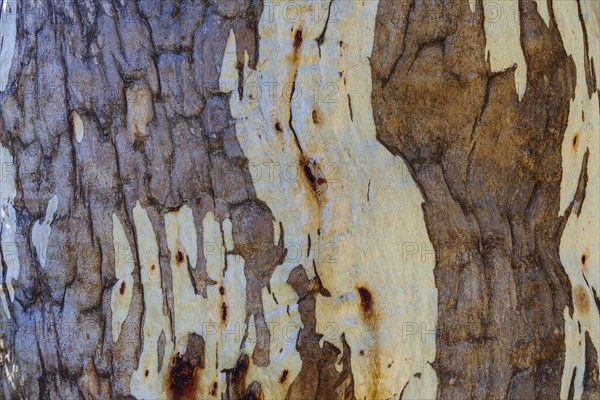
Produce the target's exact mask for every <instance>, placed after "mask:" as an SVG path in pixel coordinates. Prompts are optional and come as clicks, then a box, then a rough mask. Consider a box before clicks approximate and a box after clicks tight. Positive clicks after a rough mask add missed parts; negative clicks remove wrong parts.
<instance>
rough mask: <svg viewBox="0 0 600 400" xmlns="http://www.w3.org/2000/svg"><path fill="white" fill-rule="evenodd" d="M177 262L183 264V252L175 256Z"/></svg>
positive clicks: (178, 252)
mask: <svg viewBox="0 0 600 400" xmlns="http://www.w3.org/2000/svg"><path fill="white" fill-rule="evenodd" d="M175 261H177V263H178V264H181V263H182V262H183V253H182V252H181V251H177V254H175Z"/></svg>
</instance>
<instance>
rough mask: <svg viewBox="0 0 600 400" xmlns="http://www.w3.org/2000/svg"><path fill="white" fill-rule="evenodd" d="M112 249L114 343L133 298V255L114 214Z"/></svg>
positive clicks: (111, 307) (111, 302)
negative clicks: (113, 264) (113, 253)
mask: <svg viewBox="0 0 600 400" xmlns="http://www.w3.org/2000/svg"><path fill="white" fill-rule="evenodd" d="M112 223H113V248H114V251H115V278H116V279H117V282H116V283H115V285H114V286H113V289H112V293H111V298H110V309H111V313H112V337H113V341H114V342H116V341H117V340H118V339H119V335H120V334H121V325H122V324H123V322H124V321H125V319H126V318H127V314H129V306H130V305H131V298H132V296H133V276H132V274H133V270H134V263H133V253H132V252H131V247H130V246H129V241H128V240H127V236H126V235H125V230H124V229H123V225H122V224H121V221H120V220H119V217H117V215H116V214H113V215H112Z"/></svg>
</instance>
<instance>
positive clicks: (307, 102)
mask: <svg viewBox="0 0 600 400" xmlns="http://www.w3.org/2000/svg"><path fill="white" fill-rule="evenodd" d="M277 5H279V6H280V7H277ZM281 6H282V4H276V5H275V6H274V7H270V8H269V9H268V10H266V11H265V12H263V15H262V18H261V22H260V26H259V30H260V37H261V41H260V46H259V47H260V57H259V62H258V64H257V65H258V70H257V71H253V70H251V69H249V68H248V65H247V59H246V65H245V70H244V77H245V81H244V89H245V90H244V98H243V99H242V100H241V101H238V97H237V96H236V95H232V97H231V101H230V104H231V110H232V114H233V116H234V117H235V118H237V124H236V132H237V137H238V140H239V142H240V144H241V146H242V149H243V151H244V154H245V156H246V157H247V158H248V160H249V161H250V162H252V163H253V164H254V165H258V166H262V169H260V168H253V169H251V173H252V175H253V181H254V186H255V189H256V193H257V196H258V198H260V199H261V200H263V201H265V202H266V204H267V205H268V206H269V208H270V209H271V211H272V212H273V215H274V217H275V219H276V220H277V221H278V222H281V224H282V226H283V231H282V234H283V237H284V244H285V246H286V248H287V249H288V257H287V259H286V261H285V262H284V263H283V264H282V265H280V266H278V267H277V268H276V270H275V272H274V275H273V277H272V279H271V289H272V292H273V294H274V295H275V297H276V298H277V300H278V303H279V305H277V304H275V303H274V302H273V300H272V299H269V298H268V297H269V294H268V293H263V300H264V302H265V313H266V315H274V316H276V317H277V316H278V315H286V314H280V310H281V309H283V307H282V306H285V307H286V308H287V305H290V309H292V310H293V309H294V307H297V306H296V305H295V304H294V303H295V302H296V301H297V299H296V296H295V293H294V292H293V291H292V290H291V288H290V287H289V285H287V283H285V282H286V279H287V277H288V275H289V272H290V270H291V269H292V268H294V267H296V266H297V265H299V264H300V265H303V266H304V267H305V269H306V271H307V274H308V275H309V277H313V276H314V270H313V261H314V263H315V265H316V272H317V273H318V274H319V276H320V278H321V281H322V283H323V286H324V287H325V288H326V289H327V290H329V292H330V293H331V297H329V298H326V297H322V296H318V297H317V329H318V330H319V333H321V334H323V335H324V336H325V337H324V340H328V341H330V342H332V343H334V344H335V345H337V346H338V347H339V348H340V350H343V346H342V344H341V334H342V333H344V334H345V338H346V341H347V342H348V344H349V346H350V348H351V349H352V360H351V361H352V370H353V375H354V382H355V394H356V397H357V398H360V399H362V398H364V397H365V396H366V398H390V397H393V396H399V394H400V392H401V391H402V389H403V388H404V387H405V385H406V384H407V383H409V386H408V387H407V390H410V392H411V393H412V394H413V395H415V396H416V397H420V398H434V397H435V396H436V392H437V378H436V374H435V371H434V370H433V368H432V367H431V365H430V363H432V362H433V361H434V359H435V354H436V352H435V331H436V322H437V289H436V287H435V284H434V276H433V268H434V265H435V258H434V255H433V246H432V245H431V243H430V241H429V238H428V236H427V232H426V228H425V222H424V217H423V213H422V209H421V203H422V201H423V199H422V197H421V195H420V192H419V190H418V188H417V186H416V184H415V183H414V181H413V180H412V178H411V177H410V175H409V173H408V168H407V167H406V165H405V164H404V162H403V161H402V160H401V159H400V158H397V157H394V156H393V155H392V154H391V153H389V152H388V151H387V150H386V149H385V148H384V146H383V145H381V144H380V143H379V142H378V141H377V139H376V131H375V124H374V121H373V112H372V109H371V71H370V65H369V62H368V56H369V55H370V53H371V50H372V45H373V34H374V32H373V31H374V23H375V17H376V13H377V2H376V1H369V2H336V3H335V7H332V8H331V9H332V10H335V15H333V14H332V15H330V19H329V23H328V25H327V30H326V32H325V36H324V38H325V40H324V42H323V43H322V44H321V45H320V51H319V45H318V43H317V39H318V38H319V37H320V35H321V34H322V32H323V30H324V29H325V24H326V20H327V18H325V17H326V15H325V17H323V13H322V11H323V10H327V9H328V6H329V2H328V1H323V2H321V3H320V4H319V2H307V3H305V4H304V6H303V8H302V13H301V14H300V18H298V19H296V18H289V17H286V16H285V15H282V11H283V10H284V8H283V7H281ZM315 7H320V12H321V14H319V12H318V11H316V10H315ZM318 15H321V18H317V17H316V16H318ZM300 30H301V31H302V32H301V33H298V32H299V31H300ZM232 62H233V61H232ZM225 68H228V67H224V69H225ZM229 68H231V66H230V67H229ZM294 82H295V86H294V87H295V91H294V93H293V95H292V96H291V93H290V92H291V88H292V87H293V85H294ZM235 86H237V85H234V87H235ZM253 88H260V89H261V90H260V93H257V91H256V90H252V89H253ZM290 96H291V99H290ZM306 169H308V172H305V170H306ZM273 171H274V172H275V173H271V172H273ZM266 172H269V173H266ZM278 231H279V228H278V227H276V233H277V232H278ZM309 235H310V238H311V239H310V243H311V250H310V251H307V250H308V246H307V244H308V242H309V240H308V237H309ZM297 249H302V250H303V251H297ZM290 252H293V253H294V256H293V257H290ZM367 293H368V294H367ZM365 296H366V297H369V299H370V300H371V301H370V302H369V301H368V302H369V305H368V307H367V311H365V310H364V307H363V306H365V304H364V303H365V301H366V300H369V299H365ZM271 297H272V296H271ZM271 302H273V304H270V303H271ZM290 316H291V317H294V313H290ZM274 321H278V320H274ZM278 322H279V321H278ZM290 322H294V323H297V324H298V326H301V324H300V321H299V319H297V318H291V319H290ZM332 328H333V330H334V333H333V334H332ZM391 332H394V333H391ZM271 335H273V332H271ZM282 351H283V352H282V353H281V354H284V355H285V354H286V352H287V357H288V358H290V359H291V360H293V359H294V357H295V353H296V351H295V348H294V347H293V346H284V347H283V348H282ZM277 354H278V353H277V352H276V353H273V351H272V352H271V357H275V356H276V355H277ZM271 362H272V363H274V362H276V361H274V359H273V358H272V359H271ZM289 362H290V361H287V363H288V364H286V365H289ZM288 369H289V368H288ZM291 373H292V371H290V375H291ZM415 374H417V376H418V375H419V374H420V378H416V377H415ZM250 375H252V373H250ZM292 378H293V377H292ZM269 379H272V376H271V375H270V374H269V373H267V374H265V376H259V375H256V380H257V381H259V382H260V383H261V385H263V389H264V388H265V387H266V388H268V390H276V387H275V385H271V383H270V381H269ZM250 381H251V380H250ZM408 388H410V389H408ZM280 393H281V392H279V391H273V392H267V393H266V394H265V397H266V398H278V397H284V396H283V395H281V394H280Z"/></svg>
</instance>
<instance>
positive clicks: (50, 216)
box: [31, 195, 58, 268]
mask: <svg viewBox="0 0 600 400" xmlns="http://www.w3.org/2000/svg"><path fill="white" fill-rule="evenodd" d="M57 207H58V197H57V196H56V195H55V196H53V197H52V198H51V199H50V201H48V206H47V207H46V216H45V217H44V220H43V221H42V220H39V221H37V222H36V223H35V224H34V225H33V228H32V229H31V242H32V243H33V247H35V253H36V254H37V258H38V262H39V263H40V266H41V267H42V268H44V267H46V253H47V251H48V240H50V233H51V231H52V227H51V225H52V222H53V221H54V217H55V215H56V209H57Z"/></svg>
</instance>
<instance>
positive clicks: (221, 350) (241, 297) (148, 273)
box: [115, 204, 246, 398]
mask: <svg viewBox="0 0 600 400" xmlns="http://www.w3.org/2000/svg"><path fill="white" fill-rule="evenodd" d="M134 222H135V226H136V241H137V243H138V250H139V252H140V264H141V271H142V285H143V288H144V327H143V335H144V344H143V350H142V356H141V358H140V363H139V366H138V369H137V370H136V372H135V373H134V375H133V376H132V380H131V392H132V394H134V395H135V396H136V397H138V398H165V397H166V395H167V392H168V390H169V387H168V385H169V375H168V374H169V370H170V366H171V364H170V363H171V360H173V359H174V358H175V357H177V356H178V355H181V356H182V355H183V354H185V353H186V351H187V350H188V348H187V346H188V339H189V335H190V334H197V335H200V336H202V338H203V340H204V364H205V368H202V369H199V371H198V372H197V373H196V374H195V375H194V379H196V380H197V382H198V383H197V385H196V386H195V390H196V393H195V394H196V396H197V397H198V398H219V397H220V396H221V394H222V393H224V392H225V388H226V384H227V382H226V375H225V373H224V372H222V371H224V370H227V369H232V368H234V367H235V365H236V363H237V360H238V359H239V357H240V356H241V355H242V354H243V350H242V349H241V347H242V338H243V336H244V331H245V329H246V327H245V325H244V321H245V318H246V277H245V274H244V259H243V258H242V257H241V256H239V255H235V254H228V253H227V252H229V251H231V250H233V239H232V237H231V236H232V234H231V232H232V227H231V221H230V220H229V219H226V220H224V221H223V223H220V222H219V221H217V220H216V219H215V216H214V214H213V212H211V211H209V212H208V213H207V214H206V215H205V216H204V218H203V221H202V226H203V231H202V236H203V240H202V246H203V247H204V257H205V261H206V266H207V272H208V276H209V278H210V279H211V281H212V282H213V283H212V284H210V285H209V286H208V287H207V288H206V292H207V297H203V296H202V295H200V294H197V293H196V291H195V288H194V285H193V282H192V278H191V275H190V272H189V270H188V268H196V267H197V265H196V264H197V257H198V248H197V247H198V245H197V240H196V239H197V234H198V233H197V232H196V225H195V223H194V215H193V212H192V209H191V208H190V207H189V206H187V205H183V206H182V207H181V208H180V209H179V210H177V211H173V212H170V213H167V214H166V215H165V220H164V227H165V231H166V238H167V247H168V249H169V252H170V267H171V268H170V269H171V278H172V279H171V281H172V284H173V315H172V318H173V326H174V331H173V334H172V335H171V330H170V326H171V324H170V322H171V321H170V319H169V317H168V315H166V311H165V309H164V307H163V301H164V299H163V294H162V288H161V281H160V270H159V264H158V245H157V243H156V236H155V233H154V230H153V228H152V225H151V223H150V219H149V218H148V216H147V214H146V212H145V210H144V209H143V208H141V207H140V206H139V204H138V205H137V206H136V208H135V209H134ZM119 234H120V233H119ZM123 234H124V233H123ZM153 267H154V268H153ZM115 287H116V286H115ZM161 333H164V335H165V340H166V346H165V352H164V357H163V360H161V362H162V368H161V369H160V371H158V370H157V368H156V366H157V365H158V361H159V360H158V359H157V354H158V340H159V337H160V335H161ZM146 371H149V372H148V374H146Z"/></svg>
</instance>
